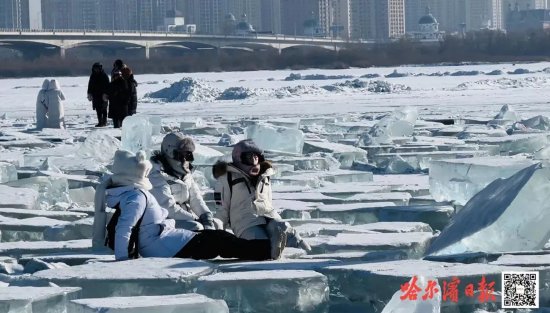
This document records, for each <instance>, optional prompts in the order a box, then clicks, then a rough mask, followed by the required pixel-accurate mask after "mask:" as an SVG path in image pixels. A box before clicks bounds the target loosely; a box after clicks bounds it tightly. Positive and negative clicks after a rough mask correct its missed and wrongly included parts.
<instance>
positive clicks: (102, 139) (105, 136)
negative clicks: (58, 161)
mask: <svg viewBox="0 0 550 313" xmlns="http://www.w3.org/2000/svg"><path fill="white" fill-rule="evenodd" d="M128 118H130V117H128ZM124 122H125V123H126V119H125V120H124ZM128 123H130V122H128ZM144 127H147V125H144ZM123 134H124V128H123ZM119 148H120V141H119V140H118V139H116V138H115V137H113V136H112V135H111V134H110V133H109V132H105V131H103V130H99V129H98V130H93V131H91V132H90V134H88V137H86V140H85V141H84V142H83V143H82V144H81V145H80V147H79V149H78V150H77V155H78V156H80V157H84V158H93V159H96V160H97V161H99V162H102V163H110V162H111V160H112V159H113V156H114V155H115V152H116V150H118V149H119Z"/></svg>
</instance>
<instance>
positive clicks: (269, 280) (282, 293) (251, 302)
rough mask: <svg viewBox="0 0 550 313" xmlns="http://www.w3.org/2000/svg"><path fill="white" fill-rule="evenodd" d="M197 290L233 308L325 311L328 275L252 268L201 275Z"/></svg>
mask: <svg viewBox="0 0 550 313" xmlns="http://www.w3.org/2000/svg"><path fill="white" fill-rule="evenodd" d="M197 293H201V294H204V295H206V296H208V297H210V298H214V299H223V300H225V302H226V303H227V305H228V306H229V309H230V310H231V311H235V312H249V313H252V312H292V313H294V312H325V311H326V309H327V306H328V299H329V289H328V281H327V278H326V277H325V276H324V275H322V274H319V273H317V272H314V271H295V270H281V271H275V270H273V271H252V272H234V273H217V274H214V275H210V276H204V277H200V278H199V279H198V282H197Z"/></svg>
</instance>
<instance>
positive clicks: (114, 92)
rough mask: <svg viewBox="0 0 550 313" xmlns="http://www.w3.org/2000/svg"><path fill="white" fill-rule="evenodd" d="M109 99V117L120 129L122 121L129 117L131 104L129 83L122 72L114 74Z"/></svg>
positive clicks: (108, 94)
mask: <svg viewBox="0 0 550 313" xmlns="http://www.w3.org/2000/svg"><path fill="white" fill-rule="evenodd" d="M107 96H108V99H109V117H110V118H112V119H113V126H114V127H115V128H120V127H121V126H122V121H123V120H124V118H125V117H126V116H128V106H129V104H130V89H129V88H128V83H126V81H125V80H124V78H123V77H122V72H120V71H115V72H114V73H113V81H112V82H111V83H110V84H109V90H108V91H107Z"/></svg>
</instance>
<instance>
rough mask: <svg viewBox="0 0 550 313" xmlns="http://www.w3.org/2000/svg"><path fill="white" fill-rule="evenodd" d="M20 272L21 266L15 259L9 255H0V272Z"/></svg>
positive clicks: (10, 273) (11, 273) (21, 271)
mask: <svg viewBox="0 0 550 313" xmlns="http://www.w3.org/2000/svg"><path fill="white" fill-rule="evenodd" d="M22 273H23V266H22V265H20V264H19V263H17V259H15V258H10V257H0V274H7V275H14V274H22ZM0 288H1V286H0Z"/></svg>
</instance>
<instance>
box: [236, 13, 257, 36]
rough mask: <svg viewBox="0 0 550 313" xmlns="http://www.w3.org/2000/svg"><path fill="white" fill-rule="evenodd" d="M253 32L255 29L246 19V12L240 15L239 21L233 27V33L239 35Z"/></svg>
mask: <svg viewBox="0 0 550 313" xmlns="http://www.w3.org/2000/svg"><path fill="white" fill-rule="evenodd" d="M254 32H256V30H255V29H254V27H253V26H252V24H250V23H248V22H247V21H246V14H243V15H242V17H241V21H240V22H239V23H238V24H237V26H236V27H235V33H236V34H237V35H239V36H246V35H249V34H251V33H254Z"/></svg>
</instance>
